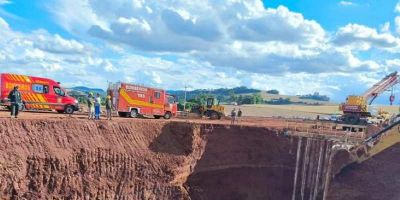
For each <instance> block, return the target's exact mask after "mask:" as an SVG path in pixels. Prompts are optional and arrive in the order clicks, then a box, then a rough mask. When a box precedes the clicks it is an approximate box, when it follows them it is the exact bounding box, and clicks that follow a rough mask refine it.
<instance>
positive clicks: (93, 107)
mask: <svg viewBox="0 0 400 200" xmlns="http://www.w3.org/2000/svg"><path fill="white" fill-rule="evenodd" d="M87 104H88V109H89V119H94V120H99V119H100V115H101V97H100V94H99V93H97V94H96V96H94V95H93V93H92V92H90V93H89V96H88V98H87ZM105 104H106V117H107V120H111V119H112V100H111V96H110V95H108V96H107V97H106V102H105Z"/></svg>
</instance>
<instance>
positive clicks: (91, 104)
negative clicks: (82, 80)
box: [87, 92, 94, 119]
mask: <svg viewBox="0 0 400 200" xmlns="http://www.w3.org/2000/svg"><path fill="white" fill-rule="evenodd" d="M87 103H88V108H89V119H94V96H93V93H91V92H90V93H89V95H88V99H87Z"/></svg>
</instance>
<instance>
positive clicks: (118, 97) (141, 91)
mask: <svg viewBox="0 0 400 200" xmlns="http://www.w3.org/2000/svg"><path fill="white" fill-rule="evenodd" d="M107 93H108V95H110V96H111V98H112V102H113V106H114V108H116V110H117V111H118V114H119V116H120V117H131V118H137V117H139V116H144V115H146V116H149V115H152V116H154V118H156V119H159V118H161V117H163V118H164V119H170V118H171V117H173V116H176V114H177V111H178V105H177V103H176V100H175V97H173V96H172V95H168V94H167V92H166V91H165V90H163V89H157V88H150V87H145V86H141V85H133V84H128V83H121V82H118V83H110V84H109V87H108V90H107Z"/></svg>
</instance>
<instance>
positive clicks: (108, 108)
mask: <svg viewBox="0 0 400 200" xmlns="http://www.w3.org/2000/svg"><path fill="white" fill-rule="evenodd" d="M111 111H112V100H111V96H107V99H106V113H107V120H111V117H112V116H111V115H112V112H111Z"/></svg>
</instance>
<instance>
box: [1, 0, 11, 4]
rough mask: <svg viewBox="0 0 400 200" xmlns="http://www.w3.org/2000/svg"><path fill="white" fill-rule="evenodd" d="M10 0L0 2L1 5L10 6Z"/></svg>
mask: <svg viewBox="0 0 400 200" xmlns="http://www.w3.org/2000/svg"><path fill="white" fill-rule="evenodd" d="M10 3H11V1H10V0H0V5H5V4H10Z"/></svg>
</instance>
